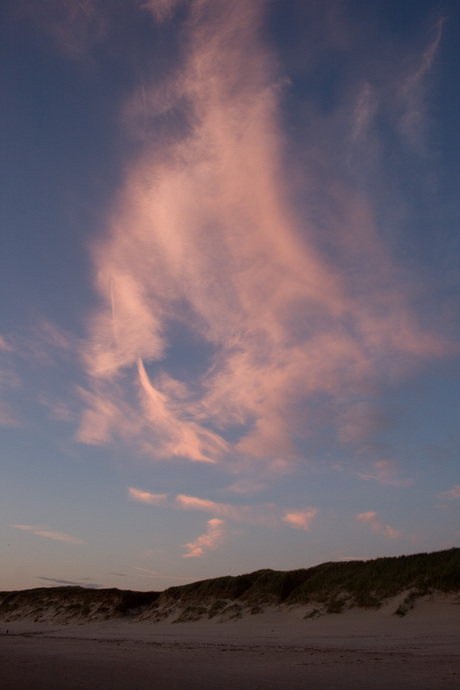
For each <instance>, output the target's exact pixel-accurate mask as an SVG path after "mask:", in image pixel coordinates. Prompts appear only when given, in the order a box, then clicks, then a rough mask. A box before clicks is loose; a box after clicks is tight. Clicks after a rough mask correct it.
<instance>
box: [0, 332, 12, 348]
mask: <svg viewBox="0 0 460 690" xmlns="http://www.w3.org/2000/svg"><path fill="white" fill-rule="evenodd" d="M0 350H4V351H5V352H12V351H13V348H12V347H11V345H10V344H9V343H8V342H7V341H6V340H5V338H4V337H3V336H2V335H0Z"/></svg>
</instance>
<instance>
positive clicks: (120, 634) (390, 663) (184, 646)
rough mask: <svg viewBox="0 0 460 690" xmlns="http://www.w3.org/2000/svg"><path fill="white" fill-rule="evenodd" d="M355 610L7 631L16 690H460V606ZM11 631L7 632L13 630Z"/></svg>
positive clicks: (4, 648)
mask: <svg viewBox="0 0 460 690" xmlns="http://www.w3.org/2000/svg"><path fill="white" fill-rule="evenodd" d="M393 611H394V602H393V603H392V605H391V607H387V608H386V609H383V610H379V611H373V612H369V611H359V610H351V611H349V612H347V613H345V614H341V615H334V614H330V615H325V616H322V617H320V618H317V619H309V620H304V619H303V614H304V611H303V610H302V609H300V608H298V609H292V610H290V611H279V610H275V609H272V610H270V609H268V610H266V611H265V612H264V613H263V614H261V615H256V616H248V615H247V616H244V617H243V618H242V619H239V620H236V621H229V622H226V623H224V624H220V625H219V624H216V622H215V621H213V620H211V621H209V620H200V621H197V622H192V623H181V624H171V623H170V622H169V621H163V622H160V623H156V624H152V623H148V622H145V623H139V622H135V623H129V622H126V621H120V622H116V621H108V622H106V623H92V624H87V625H80V626H73V625H72V626H70V625H67V626H56V625H51V624H48V625H47V624H43V623H33V622H27V621H21V622H16V623H1V624H0V686H1V687H2V688H6V689H8V690H28V689H29V688H30V689H31V690H32V688H34V689H35V690H37V689H38V690H41V689H42V688H43V689H45V688H46V689H49V690H54V689H56V690H58V689H59V690H61V689H62V690H68V689H72V690H74V689H76V688H88V689H90V688H98V689H99V688H104V690H105V689H110V688H111V689H112V690H119V689H121V688H130V689H132V690H136V689H138V690H144V689H147V688H149V689H152V688H155V689H159V690H162V689H163V688H165V689H166V688H167V689H168V690H176V689H177V690H178V689H179V688H181V690H182V689H184V688H185V689H188V688H190V689H191V690H194V689H195V688H196V689H198V688H200V689H201V690H210V689H211V688H212V689H213V690H227V689H230V688H232V690H234V689H235V688H236V689H237V690H242V689H245V688H248V689H249V688H251V689H255V690H258V689H259V688H260V689H261V688H264V690H270V689H272V688H283V690H285V689H286V688H289V689H290V690H297V689H300V688H302V689H306V688H314V689H315V690H316V689H318V690H321V689H324V690H328V689H332V688H333V689H344V690H345V689H350V690H351V689H359V688H366V689H370V688H382V689H383V688H385V689H386V688H398V689H402V690H408V689H411V690H412V689H413V690H415V689H417V690H419V689H421V690H423V689H424V688H427V689H428V688H430V690H436V689H437V688H443V689H444V688H447V689H448V690H450V689H451V688H452V689H453V688H456V689H458V688H460V606H459V605H455V604H452V603H451V602H450V601H449V599H448V598H446V597H441V598H431V600H429V601H424V602H421V603H420V604H418V605H417V607H416V608H415V609H414V610H412V611H411V612H410V613H409V614H408V615H407V616H404V617H403V618H399V617H397V616H394V615H393V613H392V612H393ZM7 627H8V634H7V633H6V629H7Z"/></svg>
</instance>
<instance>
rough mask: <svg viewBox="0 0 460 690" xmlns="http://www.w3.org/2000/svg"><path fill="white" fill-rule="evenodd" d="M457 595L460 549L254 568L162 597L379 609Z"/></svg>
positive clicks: (459, 588)
mask: <svg viewBox="0 0 460 690" xmlns="http://www.w3.org/2000/svg"><path fill="white" fill-rule="evenodd" d="M411 588H412V589H416V590H418V591H419V592H420V593H423V592H428V591H429V590H438V591H441V592H449V591H460V549H455V548H454V549H449V550H447V551H439V552H436V553H430V554H427V553H421V554H415V555H413V556H398V557H389V558H377V559H375V560H371V561H342V562H332V563H322V564H321V565H317V566H314V567H313V568H306V569H304V568H302V569H299V570H289V571H286V572H283V571H276V570H258V571H256V572H253V573H249V574H246V575H237V576H234V577H232V576H227V577H219V578H215V579H212V580H202V581H201V582H193V583H192V584H190V585H184V586H182V587H170V588H169V589H167V590H166V591H165V592H164V593H163V594H162V595H161V598H160V601H161V600H162V599H169V600H170V601H171V600H172V601H174V602H176V603H179V602H180V603H181V604H185V603H187V602H197V601H209V600H215V599H230V600H235V599H237V600H240V601H242V602H244V603H246V604H248V605H251V606H256V605H262V604H265V605H269V604H287V605H302V604H308V603H309V602H310V601H317V602H323V603H328V604H329V603H331V604H333V602H334V601H335V600H336V598H337V597H340V598H341V599H343V598H344V597H345V596H347V595H348V596H349V597H350V598H351V599H352V600H353V603H354V604H355V605H357V606H362V607H374V606H378V605H379V603H380V602H381V601H382V599H385V598H389V597H393V596H395V595H397V594H398V593H400V592H402V591H404V590H407V589H411Z"/></svg>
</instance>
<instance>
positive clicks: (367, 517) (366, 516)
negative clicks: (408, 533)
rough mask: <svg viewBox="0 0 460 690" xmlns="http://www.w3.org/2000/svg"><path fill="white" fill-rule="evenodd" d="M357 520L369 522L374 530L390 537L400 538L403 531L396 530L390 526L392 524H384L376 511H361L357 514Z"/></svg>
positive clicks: (364, 522)
mask: <svg viewBox="0 0 460 690" xmlns="http://www.w3.org/2000/svg"><path fill="white" fill-rule="evenodd" d="M356 520H357V521H358V522H361V523H363V524H368V525H369V526H370V527H371V529H372V531H373V532H375V533H376V534H381V535H383V536H384V537H388V539H399V537H401V536H402V531H400V530H395V529H393V528H392V527H390V525H385V524H383V522H381V521H380V520H379V519H378V518H377V513H375V512H372V511H370V512H368V513H359V514H358V515H356Z"/></svg>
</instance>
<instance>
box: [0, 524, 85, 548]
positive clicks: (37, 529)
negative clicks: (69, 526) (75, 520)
mask: <svg viewBox="0 0 460 690" xmlns="http://www.w3.org/2000/svg"><path fill="white" fill-rule="evenodd" d="M10 527H14V528H15V529H21V530H24V531H26V532H30V533H31V534H36V535H37V536H39V537H45V538H46V539H53V540H54V541H63V542H65V543H66V544H86V543H87V542H85V541H83V540H82V539H78V537H72V536H71V535H70V534H66V533H65V532H56V531H55V530H50V529H48V527H44V526H43V525H10Z"/></svg>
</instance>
